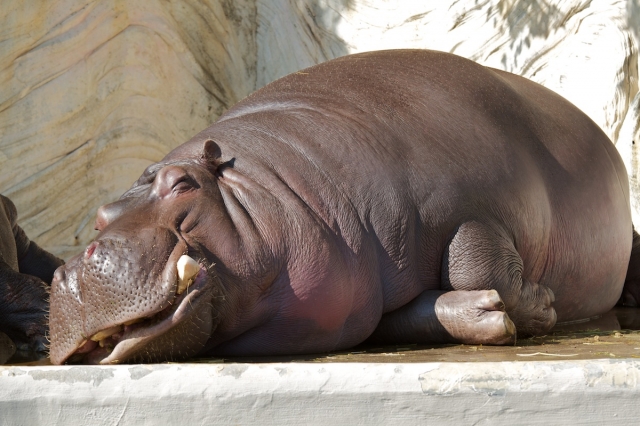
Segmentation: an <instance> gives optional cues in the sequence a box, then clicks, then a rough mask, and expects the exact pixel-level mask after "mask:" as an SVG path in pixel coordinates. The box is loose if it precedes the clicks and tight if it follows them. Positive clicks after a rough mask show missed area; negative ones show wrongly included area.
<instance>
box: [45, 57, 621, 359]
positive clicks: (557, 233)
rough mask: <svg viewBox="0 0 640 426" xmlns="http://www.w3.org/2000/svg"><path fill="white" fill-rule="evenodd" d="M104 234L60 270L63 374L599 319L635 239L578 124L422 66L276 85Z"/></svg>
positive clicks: (609, 172)
mask: <svg viewBox="0 0 640 426" xmlns="http://www.w3.org/2000/svg"><path fill="white" fill-rule="evenodd" d="M96 229H97V230H98V231H99V234H98V236H97V238H96V239H95V241H94V242H93V243H91V244H90V245H89V246H88V247H87V248H86V250H84V252H83V253H81V254H79V255H78V256H76V257H75V258H74V259H72V260H71V261H70V262H68V264H67V265H65V266H63V267H61V268H59V269H58V270H57V271H56V275H55V278H54V282H53V285H52V294H51V314H50V326H51V359H52V362H54V363H58V364H59V363H64V362H71V361H84V362H93V363H103V364H109V363H118V362H140V361H146V362H149V361H161V360H178V359H185V358H187V357H191V356H195V355H214V354H216V355H269V354H296V353H309V352H320V351H330V350H336V349H343V348H348V347H351V346H353V345H356V344H358V343H360V342H363V341H365V340H367V339H370V340H372V341H377V342H382V343H397V342H414V343H423V342H424V343H441V342H462V343H470V344H471V343H473V344H510V343H513V342H514V341H515V339H516V336H518V337H520V336H528V335H538V334H542V333H546V332H547V331H548V330H549V329H550V328H551V327H553V325H554V324H555V323H556V322H557V321H570V320H577V319H583V318H589V317H592V316H595V315H599V314H601V313H603V312H605V311H607V310H609V309H610V308H611V307H612V306H613V305H614V304H615V303H616V301H617V300H618V299H619V297H620V294H621V292H622V288H623V284H624V281H625V273H626V271H627V266H628V263H629V257H630V253H631V244H632V225H631V216H630V208H629V191H628V185H627V176H626V172H625V169H624V166H623V163H622V161H621V159H620V157H619V156H618V154H617V152H616V150H615V148H614V146H613V145H612V143H611V142H610V141H609V140H608V139H607V137H606V136H605V135H604V134H603V132H602V131H601V130H600V129H599V128H598V127H597V126H596V125H595V124H594V123H593V122H592V121H591V120H590V119H589V118H588V117H587V116H586V115H585V114H583V113H582V112H580V111H579V110H578V109H577V108H575V107H574V106H573V105H571V104H570V103H569V102H567V101H566V100H564V99H563V98H561V97H560V96H558V95H557V94H555V93H553V92H551V91H549V90H547V89H545V88H543V87H541V86H539V85H537V84H535V83H532V82H531V81H528V80H526V79H524V78H521V77H518V76H515V75H512V74H509V73H505V72H501V71H497V70H494V69H490V68H485V67H483V66H480V65H478V64H476V63H474V62H471V61H468V60H466V59H463V58H460V57H457V56H454V55H451V54H446V53H441V52H434V51H422V50H397V51H382V52H370V53H363V54H358V55H351V56H346V57H343V58H339V59H336V60H333V61H329V62H326V63H323V64H321V65H317V66H314V67H311V68H308V69H306V70H303V71H300V72H298V73H294V74H291V75H289V76H287V77H284V78H282V79H280V80H278V81H276V82H274V83H271V84H269V85H267V86H266V87H264V88H262V89H260V90H258V91H257V92H255V93H254V94H252V95H251V96H249V97H247V98H246V99H244V100H243V101H241V102H240V103H239V104H237V105H236V106H235V107H233V108H232V109H230V110H229V111H228V112H227V113H225V114H224V115H223V116H222V117H221V118H220V119H219V120H218V121H217V122H216V123H215V124H213V125H212V126H211V127H209V128H208V129H206V130H204V131H202V132H201V133H199V134H198V135H196V136H195V137H193V138H192V139H191V140H190V141H188V142H187V143H185V144H183V145H181V146H180V147H178V148H176V149H175V150H174V151H172V152H171V153H169V154H168V155H167V156H166V157H165V158H164V159H163V160H162V161H160V162H159V163H156V164H153V165H151V166H149V167H148V168H147V170H146V171H145V172H144V173H143V175H142V176H141V177H140V179H138V181H137V182H135V183H134V184H133V186H132V188H131V189H130V190H129V191H127V192H126V193H125V194H124V195H123V196H122V197H121V198H120V200H118V201H116V202H114V203H112V204H108V205H105V206H102V207H101V208H100V209H99V211H98V214H97V218H96ZM87 336H88V337H87Z"/></svg>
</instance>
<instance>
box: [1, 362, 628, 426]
mask: <svg viewBox="0 0 640 426" xmlns="http://www.w3.org/2000/svg"><path fill="white" fill-rule="evenodd" d="M639 381H640V363H638V362H637V361H635V360H585V361H541V362H540V361H539V362H486V363H426V364H424V363H406V364H393V363H389V364H366V363H364V364H363V363H348V364H347V363H345V364H341V363H335V364H333V363H287V364H170V365H167V364H165V365H128V366H127V365H122V366H111V367H88V366H65V367H0V413H2V414H1V416H0V423H2V424H12V425H19V424H24V425H33V424H61V425H65V426H73V425H81V426H91V425H105V424H114V425H115V424H117V425H163V424H166V425H196V424H197V425H200V424H225V425H226V424H228V425H235V424H238V425H245V424H246V425H249V424H250V425H274V426H281V425H332V426H337V425H349V426H353V425H391V424H393V425H418V424H436V425H455V426H459V425H468V424H478V425H484V424H490V425H492V426H502V425H504V426H512V425H544V426H547V425H574V424H579V425H603V424H616V425H634V424H637V418H638V413H637V405H638V403H637V402H638V400H639V398H640V388H639V387H638V382H639Z"/></svg>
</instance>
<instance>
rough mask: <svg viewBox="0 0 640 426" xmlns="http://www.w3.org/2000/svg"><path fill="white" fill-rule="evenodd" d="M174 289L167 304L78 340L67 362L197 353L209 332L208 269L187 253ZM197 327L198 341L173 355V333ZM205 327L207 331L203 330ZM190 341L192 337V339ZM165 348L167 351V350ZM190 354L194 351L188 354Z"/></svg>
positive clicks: (114, 361)
mask: <svg viewBox="0 0 640 426" xmlns="http://www.w3.org/2000/svg"><path fill="white" fill-rule="evenodd" d="M176 269H177V281H176V286H175V288H176V290H175V294H174V296H173V300H171V301H169V306H167V307H166V308H164V309H162V310H160V311H159V312H157V313H155V314H153V315H151V316H146V317H140V318H137V319H134V320H129V321H126V322H124V323H122V324H119V325H116V326H113V327H108V328H106V329H103V330H101V331H98V332H97V333H94V334H93V335H92V336H91V337H90V338H89V339H86V340H85V341H83V342H81V343H80V345H79V347H78V348H77V349H76V350H75V351H73V353H72V354H71V355H70V356H69V357H68V359H67V362H69V363H78V362H82V363H87V364H118V363H123V362H131V361H137V360H144V361H146V362H149V361H151V362H154V361H155V362H157V361H164V360H166V359H176V358H179V357H180V355H182V357H184V354H189V352H194V350H195V351H196V352H197V350H199V349H200V348H201V347H202V346H204V343H205V342H206V340H208V337H209V336H210V332H211V312H210V311H211V297H207V296H210V295H211V286H210V285H208V284H209V281H210V277H209V275H208V271H207V268H206V267H205V266H203V265H201V264H199V263H197V262H196V261H195V260H193V259H192V258H191V257H189V256H187V255H183V256H181V258H180V259H179V260H178V262H177V265H176ZM194 328H197V329H199V331H200V333H199V335H201V336H206V339H205V338H203V337H201V338H200V339H195V340H198V341H199V342H198V343H199V344H198V345H195V346H197V348H196V347H194V348H191V350H189V348H188V347H184V348H181V350H179V351H178V353H179V355H178V356H176V354H175V353H173V352H175V351H174V350H173V349H174V348H173V347H171V348H167V347H166V346H167V345H170V346H173V345H172V343H173V340H174V338H175V336H176V335H181V334H191V335H193V331H194ZM205 328H207V329H208V330H204V329H205ZM192 341H193V340H192ZM167 349H168V350H167ZM191 355H193V353H191Z"/></svg>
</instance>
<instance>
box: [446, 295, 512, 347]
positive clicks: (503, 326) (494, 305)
mask: <svg viewBox="0 0 640 426" xmlns="http://www.w3.org/2000/svg"><path fill="white" fill-rule="evenodd" d="M435 312H436V316H437V318H438V321H439V322H440V324H442V326H443V327H444V328H445V330H447V333H448V334H449V335H450V336H451V337H452V338H453V339H454V340H455V341H457V342H459V343H464V344H474V345H478V344H482V345H510V344H514V343H515V341H516V326H515V324H514V323H513V322H512V321H511V319H510V318H509V315H507V313H506V312H505V310H504V302H503V301H502V299H501V298H500V295H499V294H498V292H497V291H495V290H480V291H451V292H448V293H445V294H443V295H442V296H440V297H439V298H438V300H437V301H436V304H435Z"/></svg>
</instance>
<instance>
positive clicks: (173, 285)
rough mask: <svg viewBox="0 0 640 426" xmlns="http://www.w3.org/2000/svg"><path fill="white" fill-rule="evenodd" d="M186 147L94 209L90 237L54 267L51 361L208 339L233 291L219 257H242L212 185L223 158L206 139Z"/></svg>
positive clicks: (188, 349)
mask: <svg viewBox="0 0 640 426" xmlns="http://www.w3.org/2000/svg"><path fill="white" fill-rule="evenodd" d="M196 148H197V149H196V151H199V153H196V155H186V156H185V155H183V156H180V155H174V156H171V154H170V155H169V156H168V157H167V158H165V159H164V160H163V161H162V162H160V163H157V164H154V165H152V166H150V167H149V168H148V169H147V170H146V171H145V173H144V174H143V175H142V177H141V178H140V179H139V180H138V181H137V182H136V183H135V184H134V185H133V187H132V188H131V189H130V190H129V191H128V192H127V193H125V194H124V195H123V196H122V197H121V199H120V200H119V201H116V202H114V203H112V204H108V205H105V206H102V207H101V208H100V209H99V210H98V213H97V219H96V229H97V230H98V231H99V234H98V236H97V237H96V239H95V240H94V241H93V242H92V243H91V244H89V246H88V247H87V248H86V249H85V250H84V252H83V253H81V254H79V255H78V256H76V257H75V258H73V259H71V260H70V261H69V262H68V263H67V264H66V265H65V266H63V267H60V268H59V269H58V270H57V271H56V273H55V276H54V280H53V283H52V288H51V308H50V333H51V336H50V340H51V352H50V356H51V361H52V362H53V363H54V364H61V363H63V362H74V361H82V362H87V363H102V364H110V363H121V362H157V361H163V360H179V359H185V358H187V357H191V356H194V355H196V354H198V353H199V352H201V351H202V350H203V348H204V347H205V345H206V344H207V342H208V341H209V339H210V337H211V335H212V333H213V331H214V330H215V329H216V327H217V326H218V325H219V322H220V318H221V312H222V311H224V309H225V303H224V302H225V300H226V299H233V297H234V296H233V295H232V294H230V293H233V292H228V291H227V289H225V288H224V287H223V281H227V282H229V281H231V282H232V281H233V280H224V279H221V278H224V277H225V276H226V275H229V274H231V272H230V270H229V269H228V268H226V267H225V266H224V265H231V264H233V262H232V261H226V260H225V259H226V258H233V259H242V258H243V255H242V254H241V253H240V254H239V250H241V249H240V248H238V247H239V244H237V238H238V237H237V235H238V231H237V227H235V226H232V224H230V220H231V219H230V217H229V214H228V212H227V209H226V208H225V206H224V201H223V200H222V198H223V197H224V194H223V192H224V191H223V190H221V185H220V182H219V181H220V180H223V178H222V175H223V171H222V169H223V168H224V167H231V165H230V164H229V163H228V162H226V163H225V162H223V161H222V160H221V159H220V149H219V147H218V145H217V144H216V143H215V142H213V141H211V140H206V141H205V142H204V143H202V142H200V143H199V144H198V146H197V147H196ZM191 154H193V153H191ZM216 264H221V265H219V266H220V267H219V268H218V267H216ZM243 268H244V271H245V272H246V273H248V274H251V273H253V271H250V270H249V269H250V268H247V267H246V264H245V266H244V267H243Z"/></svg>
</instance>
